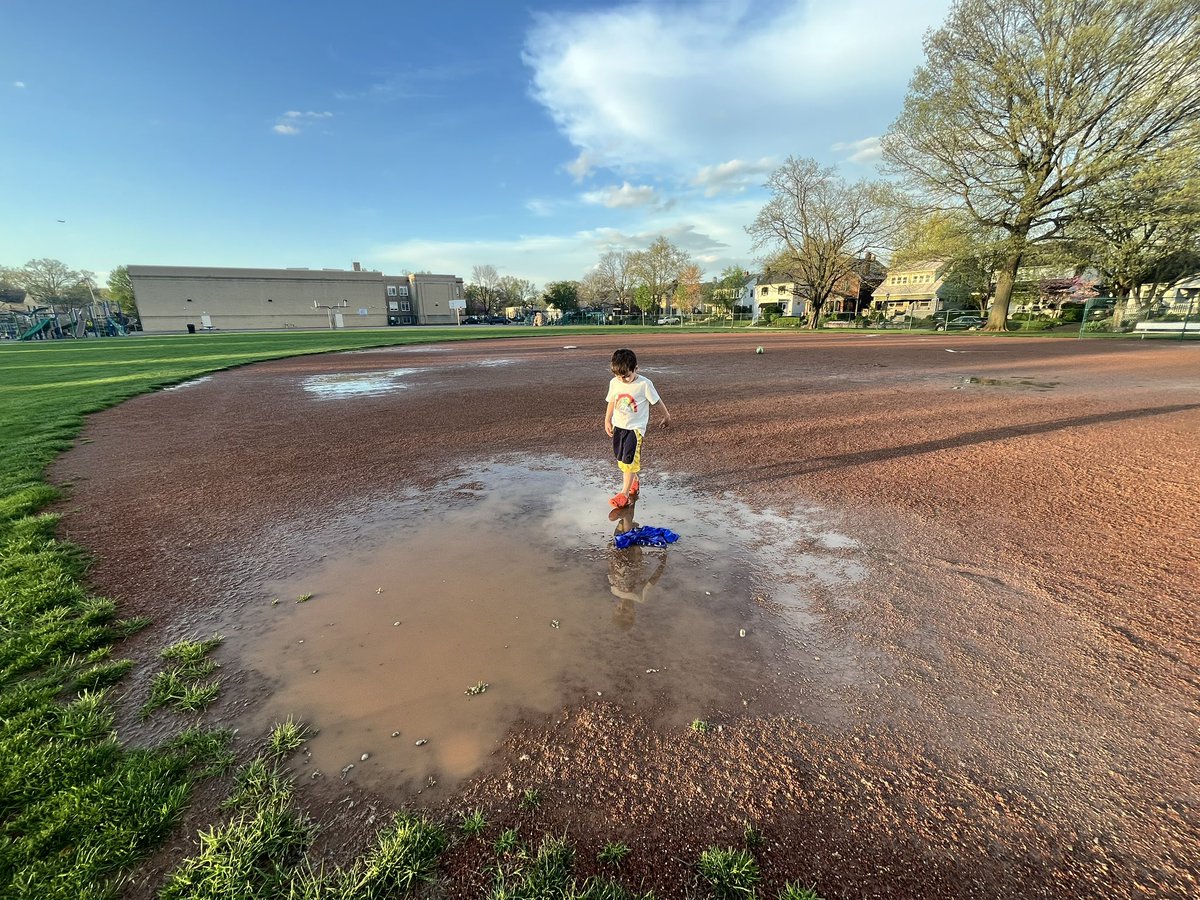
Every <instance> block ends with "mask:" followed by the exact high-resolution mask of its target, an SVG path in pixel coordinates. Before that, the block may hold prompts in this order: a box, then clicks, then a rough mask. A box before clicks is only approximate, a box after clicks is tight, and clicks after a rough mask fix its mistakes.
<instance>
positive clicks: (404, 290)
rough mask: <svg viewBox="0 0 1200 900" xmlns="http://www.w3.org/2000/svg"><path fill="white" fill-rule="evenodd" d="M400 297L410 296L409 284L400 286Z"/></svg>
mask: <svg viewBox="0 0 1200 900" xmlns="http://www.w3.org/2000/svg"><path fill="white" fill-rule="evenodd" d="M400 296H401V297H407V296H408V285H407V284H402V285H400Z"/></svg>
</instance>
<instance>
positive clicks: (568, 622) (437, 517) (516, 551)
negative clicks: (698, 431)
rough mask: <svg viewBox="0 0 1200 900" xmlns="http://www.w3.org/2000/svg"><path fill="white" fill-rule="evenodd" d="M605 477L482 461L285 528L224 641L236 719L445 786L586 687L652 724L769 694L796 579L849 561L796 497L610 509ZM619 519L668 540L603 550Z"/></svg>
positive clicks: (781, 695)
mask: <svg viewBox="0 0 1200 900" xmlns="http://www.w3.org/2000/svg"><path fill="white" fill-rule="evenodd" d="M608 474H609V473H607V472H606V471H604V470H597V471H594V472H589V471H587V470H586V467H584V468H581V465H580V464H579V463H577V462H573V461H570V460H550V461H547V462H544V463H541V464H539V465H538V466H537V468H535V469H534V470H530V469H528V468H527V467H520V466H516V465H511V464H507V463H504V462H495V463H492V464H490V465H487V466H485V467H482V468H480V469H478V470H474V471H472V472H471V473H470V474H469V475H462V476H461V477H459V478H457V479H453V480H451V481H450V482H448V483H447V484H446V485H445V487H444V489H442V490H439V491H437V492H435V493H424V494H419V495H412V496H403V497H388V498H381V499H379V500H378V502H374V503H372V504H370V505H368V506H366V507H359V508H357V509H355V510H352V511H347V512H345V513H344V514H343V515H341V516H339V517H337V518H334V519H331V520H326V521H324V522H322V523H320V524H316V525H313V526H311V527H310V528H309V529H308V530H307V531H306V530H305V529H304V528H303V527H302V526H297V525H296V524H294V523H293V525H292V526H291V527H290V530H289V535H288V540H289V541H290V543H291V545H292V547H293V548H294V549H296V552H298V553H299V555H300V557H303V556H304V550H303V548H308V550H307V552H308V554H309V555H310V556H312V557H313V559H312V561H311V562H310V564H308V565H307V566H304V567H301V568H298V569H297V570H296V573H295V574H293V575H289V576H288V577H285V578H282V579H279V580H275V581H272V582H269V583H267V584H265V585H264V587H263V594H262V596H261V598H260V601H259V602H257V603H254V604H252V610H253V611H252V612H251V614H250V616H249V619H248V620H247V619H245V618H243V619H242V620H241V622H240V628H239V630H237V631H236V632H233V633H232V634H231V635H230V636H229V638H228V640H227V648H228V650H230V651H232V652H233V653H235V654H237V655H238V656H240V657H241V659H242V660H243V661H244V662H245V664H248V665H252V666H253V667H254V668H256V669H257V670H259V671H260V672H261V673H262V674H263V675H264V676H265V677H267V678H268V679H269V680H270V681H271V682H272V683H273V685H274V688H275V689H274V693H273V695H272V696H271V697H270V699H269V700H268V701H267V703H266V704H265V706H264V707H262V708H260V709H258V710H256V711H255V713H254V716H253V721H247V722H244V723H242V724H243V725H244V726H247V727H251V728H253V729H254V730H256V731H262V730H264V729H266V728H269V727H270V725H271V724H272V723H273V722H276V721H280V720H282V719H283V718H285V717H286V716H288V715H294V716H297V717H299V718H301V719H303V720H304V721H305V722H306V723H310V724H311V725H312V726H313V727H315V728H317V729H319V733H318V735H317V736H316V737H315V738H314V739H312V740H311V741H310V742H309V744H308V746H307V751H306V753H307V754H309V755H306V756H304V757H302V759H303V760H304V770H305V772H307V773H308V774H309V775H311V773H312V772H314V771H319V772H320V773H321V776H320V777H325V778H347V779H354V780H361V781H366V782H369V783H371V784H372V785H373V786H376V787H379V788H385V789H386V788H389V787H390V788H400V789H405V790H411V789H428V788H429V786H430V779H433V780H434V781H435V782H436V783H437V784H438V785H439V786H440V788H439V789H444V788H447V787H451V786H453V784H454V783H456V782H458V781H459V780H461V779H463V778H465V777H468V776H469V775H471V774H472V773H474V772H475V771H477V770H478V769H479V768H480V767H481V766H483V765H484V764H485V763H486V761H487V757H488V755H489V754H490V753H491V752H492V751H493V750H494V749H495V748H496V747H497V746H498V744H499V743H500V741H501V740H502V739H503V737H504V734H505V732H506V731H507V730H508V729H509V728H510V727H511V726H512V725H513V724H514V723H516V722H517V721H520V720H530V721H539V722H540V721H544V720H545V719H546V718H547V717H553V716H555V715H556V714H559V713H560V712H561V711H562V709H563V708H564V707H568V706H571V705H573V704H578V703H582V702H588V701H590V700H593V699H595V698H604V699H605V700H608V701H612V702H617V703H620V704H621V705H623V706H626V707H628V708H632V709H635V710H637V711H639V712H640V713H641V714H642V715H644V716H646V717H647V719H648V720H649V721H651V722H652V723H653V724H654V725H655V726H657V727H660V728H668V729H674V728H686V727H687V725H688V723H690V722H692V721H693V720H695V719H702V720H706V721H712V722H714V723H716V722H721V721H728V720H729V719H730V718H732V717H736V716H737V715H740V714H743V713H745V712H753V713H761V712H770V711H778V710H780V709H781V708H788V706H789V704H790V703H792V702H793V701H792V699H791V698H790V695H789V690H788V686H789V685H790V684H794V683H795V681H796V679H798V678H800V677H801V676H802V675H803V674H804V673H802V672H801V671H799V670H798V668H797V663H796V660H797V658H799V657H801V656H803V658H804V659H805V660H811V659H813V658H815V657H809V656H807V655H804V654H806V653H807V652H808V651H807V650H806V649H804V648H809V647H811V646H813V645H814V644H815V643H816V642H818V632H819V624H820V623H819V621H818V617H817V616H816V615H815V614H814V613H813V611H812V609H811V603H810V598H811V596H812V592H813V591H814V590H824V591H826V592H828V591H829V590H837V589H838V586H849V585H852V584H853V583H854V582H855V581H857V580H859V579H861V578H862V577H863V574H864V571H865V570H864V568H863V566H862V565H861V564H860V563H859V562H857V561H856V560H855V559H854V548H855V542H854V540H853V539H852V538H850V537H848V536H846V535H841V534H838V533H836V532H835V531H830V530H827V529H826V528H824V527H823V526H822V525H821V524H820V520H821V516H820V514H819V511H816V510H792V511H790V512H789V514H788V515H787V516H779V515H775V514H773V513H761V512H758V513H755V512H751V511H750V510H747V509H745V508H742V507H739V506H738V505H736V504H734V503H733V502H732V501H725V500H721V501H716V502H714V501H713V500H712V499H711V498H703V497H700V496H698V495H696V494H694V493H692V492H689V491H686V490H683V489H681V488H676V487H673V486H672V484H671V482H670V480H669V479H668V478H661V477H660V478H659V480H658V481H657V482H655V483H648V484H646V485H645V486H644V488H643V498H642V499H641V501H640V502H639V503H638V504H637V505H636V507H635V508H634V509H633V510H632V516H629V517H626V518H625V519H624V520H623V521H622V519H621V518H620V517H617V518H616V519H615V520H614V518H613V516H610V513H611V508H610V506H609V505H608V503H607V497H608V495H609V490H610V489H611V485H610V484H609V483H608V482H610V481H613V480H614V479H613V478H612V477H611V476H610V477H608V478H605V476H606V475H608ZM631 523H632V524H646V525H657V526H664V527H668V528H671V529H673V530H675V531H676V532H678V533H679V534H680V535H681V538H680V540H679V541H678V542H677V543H675V544H672V545H670V546H668V547H665V548H651V547H633V548H630V549H626V550H616V549H614V548H613V547H612V536H613V533H614V530H616V529H617V528H624V527H628V526H629V524H631ZM318 550H319V551H320V553H317V551H318ZM321 555H323V557H324V558H322V559H317V558H315V557H316V556H321ZM309 595H311V596H309ZM301 597H308V599H305V600H303V601H302V602H301V601H300V598H301ZM829 664H834V665H836V667H837V668H838V670H839V671H838V672H837V673H836V676H837V677H847V676H846V672H845V671H844V670H845V669H846V667H847V666H849V667H850V668H853V662H852V661H848V660H840V661H831V662H827V663H826V665H829ZM809 674H811V673H809ZM849 677H853V675H852V673H851V674H850V676H849ZM364 754H366V755H367V759H365V760H364V759H362V757H363V755H364Z"/></svg>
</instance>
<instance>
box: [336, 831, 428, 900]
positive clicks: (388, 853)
mask: <svg viewBox="0 0 1200 900" xmlns="http://www.w3.org/2000/svg"><path fill="white" fill-rule="evenodd" d="M445 848H446V832H445V831H444V830H443V829H442V827H441V826H440V825H436V824H434V823H433V822H431V821H430V820H429V819H427V818H426V817H424V816H417V815H411V814H408V813H398V814H397V815H396V818H395V821H394V822H393V823H392V825H391V827H389V828H386V829H384V830H383V831H382V832H381V833H380V834H379V836H378V837H377V839H376V844H375V847H374V848H373V849H372V850H371V851H369V852H368V853H367V855H366V856H362V857H359V858H358V859H357V860H355V861H354V864H353V865H351V866H350V868H349V869H347V870H346V871H345V872H344V873H343V875H342V877H341V879H340V883H339V885H338V888H339V893H338V894H337V895H336V896H338V897H346V898H354V900H377V898H378V900H383V898H385V897H397V896H400V895H402V894H407V893H409V892H411V891H413V890H415V889H417V888H418V887H420V886H421V885H423V884H426V883H428V882H430V881H433V879H434V875H435V873H436V871H437V865H438V860H439V859H440V857H441V854H442V851H443V850H444V849H445Z"/></svg>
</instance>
